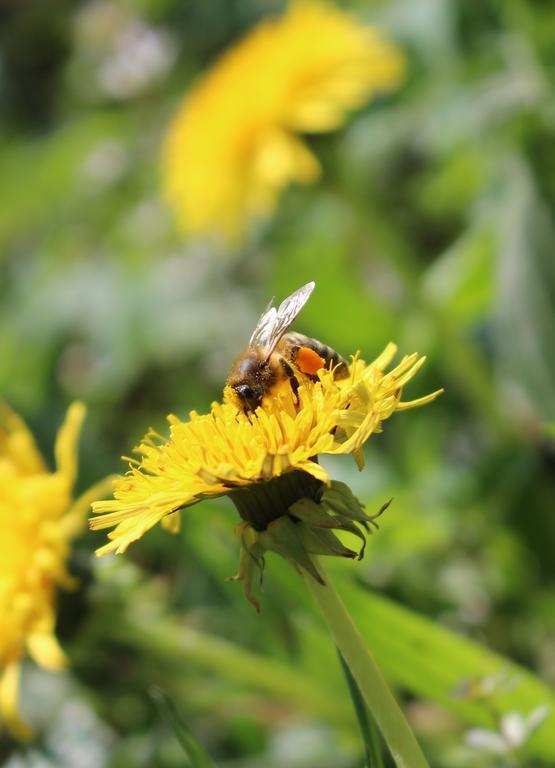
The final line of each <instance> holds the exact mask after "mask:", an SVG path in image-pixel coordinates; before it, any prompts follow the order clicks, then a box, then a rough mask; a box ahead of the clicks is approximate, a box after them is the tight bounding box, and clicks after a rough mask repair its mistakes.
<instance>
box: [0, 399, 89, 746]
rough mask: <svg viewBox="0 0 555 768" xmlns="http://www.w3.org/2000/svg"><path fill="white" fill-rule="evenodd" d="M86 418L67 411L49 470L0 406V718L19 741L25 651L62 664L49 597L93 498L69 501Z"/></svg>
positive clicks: (45, 662)
mask: <svg viewBox="0 0 555 768" xmlns="http://www.w3.org/2000/svg"><path fill="white" fill-rule="evenodd" d="M84 415H85V408H84V406H83V405H82V404H81V403H74V404H73V405H72V406H71V407H70V408H69V411H68V413H67V417H66V420H65V423H64V424H63V426H62V427H61V429H60V431H59V432H58V437H57V439H56V444H55V456H56V471H55V472H50V471H49V470H48V467H47V466H46V464H45V462H44V460H43V458H42V456H41V455H40V453H39V451H38V449H37V447H36V445H35V442H34V440H33V436H32V435H31V433H30V432H29V430H28V429H27V427H26V426H25V424H24V423H23V422H22V421H21V419H20V418H19V417H18V416H17V415H16V414H15V413H13V412H12V411H11V410H10V409H8V407H7V406H5V405H0V627H1V628H2V629H1V631H0V720H2V721H3V722H4V723H5V724H6V725H7V727H8V728H10V730H11V731H12V732H13V733H14V735H16V736H18V737H20V738H26V737H28V736H29V735H30V729H29V727H28V726H27V725H26V724H25V723H23V722H22V721H21V719H20V716H19V713H18V688H19V672H20V663H21V660H22V657H23V656H24V654H25V652H28V653H29V655H30V656H31V657H32V658H33V659H34V660H35V661H36V662H37V663H38V664H40V665H41V666H42V667H45V668H47V669H60V668H61V667H62V666H63V665H64V663H65V658H64V653H63V651H62V650H61V648H60V646H59V645H58V642H57V640H56V638H55V636H54V625H55V617H56V614H55V592H56V588H57V586H62V587H66V588H71V587H72V586H73V584H74V582H73V580H72V578H71V576H70V575H69V573H68V571H67V567H66V562H67V558H68V554H69V543H70V541H71V539H72V537H74V536H75V535H76V534H77V533H78V532H79V531H80V530H81V529H82V527H83V524H84V518H85V514H84V513H85V509H86V507H87V505H88V504H90V502H91V501H92V498H95V496H94V495H92V496H91V495H89V494H87V495H85V496H83V497H82V498H81V500H80V501H79V502H76V503H75V504H72V488H73V484H74V481H75V476H76V472H77V457H76V443H77V438H78V435H79V431H80V429H81V424H82V421H83V418H84Z"/></svg>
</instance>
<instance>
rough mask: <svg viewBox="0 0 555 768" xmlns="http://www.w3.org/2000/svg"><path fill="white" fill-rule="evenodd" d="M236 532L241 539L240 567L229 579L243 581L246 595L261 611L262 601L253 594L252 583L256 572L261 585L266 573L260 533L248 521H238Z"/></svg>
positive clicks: (258, 611) (257, 610) (258, 610)
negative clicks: (259, 538) (259, 539)
mask: <svg viewBox="0 0 555 768" xmlns="http://www.w3.org/2000/svg"><path fill="white" fill-rule="evenodd" d="M235 533H236V535H237V536H238V537H239V538H240V540H241V549H240V552H239V569H238V571H237V573H236V574H235V576H230V577H229V578H228V579H227V581H242V582H243V592H244V593H245V597H246V598H247V600H248V601H249V603H251V605H254V607H255V608H256V612H257V613H260V603H259V602H258V600H257V599H256V597H255V596H254V594H253V590H252V585H253V579H254V576H255V574H256V575H258V577H259V583H260V587H261V588H262V579H263V575H264V566H265V563H264V548H263V547H261V546H260V543H259V541H258V537H259V534H258V533H257V532H256V531H255V530H254V528H252V527H251V526H250V525H249V524H248V523H238V525H236V526H235Z"/></svg>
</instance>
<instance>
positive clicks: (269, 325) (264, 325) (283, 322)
mask: <svg viewBox="0 0 555 768" xmlns="http://www.w3.org/2000/svg"><path fill="white" fill-rule="evenodd" d="M315 285H316V283H314V282H313V281H312V282H310V283H307V284H306V285H303V286H302V288H299V289H298V290H297V291H295V293H292V294H291V296H288V297H287V298H286V299H284V300H283V301H282V302H281V304H280V305H279V307H278V308H277V309H276V307H272V306H271V304H272V302H270V306H269V307H268V308H267V309H266V311H265V312H264V313H263V314H262V316H261V317H260V320H259V321H258V323H257V324H256V328H255V329H254V332H253V334H252V336H251V338H250V341H249V347H263V349H264V350H265V353H266V355H270V354H271V353H272V352H273V350H274V348H275V346H276V344H277V343H278V341H279V340H280V339H281V337H282V336H283V334H284V333H285V332H286V331H287V329H288V328H289V326H290V325H291V323H292V322H293V320H294V319H295V318H296V317H297V315H298V314H299V312H300V311H301V309H302V308H303V307H304V305H305V304H306V302H307V301H308V299H309V298H310V294H311V293H312V291H313V290H314V286H315Z"/></svg>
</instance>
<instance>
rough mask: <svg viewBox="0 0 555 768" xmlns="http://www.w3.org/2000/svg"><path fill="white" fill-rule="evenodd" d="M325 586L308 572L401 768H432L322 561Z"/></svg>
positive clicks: (310, 586)
mask: <svg viewBox="0 0 555 768" xmlns="http://www.w3.org/2000/svg"><path fill="white" fill-rule="evenodd" d="M316 568H317V569H318V571H319V572H320V573H321V574H322V576H323V578H324V581H325V585H324V586H322V585H321V584H318V582H316V581H315V580H314V579H313V578H312V577H311V576H309V575H308V574H305V582H306V584H307V586H308V589H309V590H310V592H312V595H313V596H314V598H315V600H316V602H317V603H318V606H319V608H320V610H321V611H322V614H323V616H324V618H325V620H326V622H327V624H328V627H329V630H330V632H331V634H332V636H333V639H334V641H335V644H336V645H337V647H338V649H339V651H340V652H341V654H342V655H343V658H344V659H345V661H346V662H347V664H348V665H349V668H350V670H351V672H352V674H353V677H354V678H355V680H356V682H357V684H358V686H359V688H360V690H361V692H362V695H363V696H364V699H365V700H366V704H367V705H368V708H369V709H370V712H371V713H372V715H373V717H374V718H375V720H376V722H377V724H378V727H379V729H380V731H381V732H382V735H383V737H384V739H385V742H386V744H387V746H388V748H389V750H390V752H391V755H392V757H393V759H394V760H395V764H396V765H397V766H398V768H429V766H428V762H427V760H426V758H425V757H424V754H423V752H422V750H421V749H420V746H419V745H418V742H417V741H416V737H415V736H414V733H413V732H412V730H411V728H410V726H409V724H408V722H407V720H406V719H405V716H404V714H403V712H402V710H401V708H400V707H399V705H398V704H397V702H396V701H395V699H394V697H393V694H392V693H391V691H390V690H389V687H388V685H387V682H386V680H385V678H384V676H383V675H382V673H381V671H380V669H379V667H378V665H377V664H376V662H375V661H374V658H373V656H372V654H371V653H370V650H369V649H368V647H367V645H366V644H365V642H364V640H363V639H362V636H361V634H360V632H359V631H358V629H357V628H356V626H355V624H354V622H353V620H352V618H351V616H350V614H349V612H348V611H347V609H346V607H345V605H344V603H343V601H342V600H341V597H340V596H339V594H338V593H337V591H336V590H335V588H334V586H333V585H332V583H331V582H330V579H329V576H328V575H327V574H326V572H325V570H324V568H323V567H322V563H321V562H320V563H316Z"/></svg>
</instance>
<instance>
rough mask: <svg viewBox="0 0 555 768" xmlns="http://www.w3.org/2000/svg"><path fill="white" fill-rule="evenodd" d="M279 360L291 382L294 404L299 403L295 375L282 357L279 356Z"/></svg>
mask: <svg viewBox="0 0 555 768" xmlns="http://www.w3.org/2000/svg"><path fill="white" fill-rule="evenodd" d="M279 362H280V364H281V367H282V368H283V370H284V371H285V374H286V375H287V378H288V379H289V383H290V384H291V389H292V390H293V394H294V395H295V405H299V382H298V380H297V377H296V376H295V372H294V370H293V369H292V368H291V366H290V365H289V363H288V362H287V360H286V359H285V358H284V357H280V358H279Z"/></svg>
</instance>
